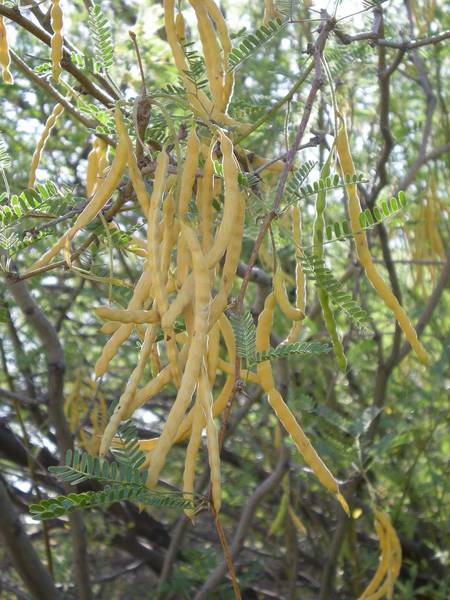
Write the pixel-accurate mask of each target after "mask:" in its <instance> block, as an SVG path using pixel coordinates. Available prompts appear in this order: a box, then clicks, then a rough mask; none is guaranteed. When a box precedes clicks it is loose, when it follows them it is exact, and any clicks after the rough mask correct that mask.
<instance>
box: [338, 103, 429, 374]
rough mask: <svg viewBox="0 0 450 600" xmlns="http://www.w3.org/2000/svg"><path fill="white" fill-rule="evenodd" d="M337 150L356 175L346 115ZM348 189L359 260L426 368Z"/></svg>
mask: <svg viewBox="0 0 450 600" xmlns="http://www.w3.org/2000/svg"><path fill="white" fill-rule="evenodd" d="M336 149H337V154H338V158H339V163H340V165H341V169H342V173H343V175H344V176H345V175H347V174H348V175H350V176H353V175H355V165H354V164H353V158H352V155H351V152H350V145H349V141H348V136H347V128H346V125H345V120H344V118H343V117H342V115H340V129H339V131H338V135H337V138H336ZM345 189H346V192H347V199H348V212H349V217H350V225H351V229H352V233H353V236H354V239H355V245H356V254H357V256H358V260H359V262H360V263H361V266H362V267H363V268H364V270H365V272H366V275H367V279H368V280H369V281H370V283H371V284H372V285H373V287H374V288H375V290H376V292H377V293H378V295H379V296H380V298H381V299H382V300H383V301H384V303H385V305H386V306H387V307H388V308H389V309H390V310H391V311H392V312H393V314H394V316H395V318H396V319H397V322H398V324H399V325H400V327H401V329H402V331H403V333H404V334H405V338H406V340H407V342H409V344H410V345H411V347H412V349H413V350H414V351H415V352H416V354H417V356H418V358H419V360H420V361H421V362H422V363H423V364H425V365H426V364H428V363H429V360H430V359H429V357H428V354H427V352H426V350H425V348H424V347H423V346H422V344H421V343H420V341H419V339H418V337H417V332H416V330H415V329H414V327H413V326H412V324H411V321H410V320H409V318H408V315H407V314H406V312H405V310H404V308H403V307H402V305H401V304H400V302H399V301H398V300H397V298H396V297H395V295H394V294H393V292H392V290H391V289H390V287H389V286H388V285H387V284H386V283H385V281H384V279H383V278H382V277H381V275H380V274H379V273H378V271H377V268H376V267H375V265H374V263H373V260H372V257H371V255H370V252H369V247H368V245H367V239H366V234H365V231H362V230H361V225H360V222H359V216H360V214H361V204H360V202H359V196H358V189H357V185H356V184H355V183H350V184H347V185H346V186H345Z"/></svg>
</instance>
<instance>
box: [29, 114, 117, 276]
mask: <svg viewBox="0 0 450 600" xmlns="http://www.w3.org/2000/svg"><path fill="white" fill-rule="evenodd" d="M117 112H118V111H116V117H117ZM125 165H126V145H125V143H124V140H122V139H120V140H119V144H118V145H117V148H116V155H115V157H114V160H113V163H112V165H111V169H110V170H109V173H108V175H107V177H106V179H105V180H104V181H103V183H102V184H101V186H99V187H98V188H97V189H96V191H95V194H94V196H93V197H92V199H91V201H90V202H89V203H88V205H87V206H86V207H85V209H84V210H83V212H81V213H80V214H79V215H78V218H77V219H76V221H75V223H74V224H73V225H72V227H71V228H70V229H69V230H68V231H67V233H65V234H64V235H63V236H62V237H61V238H60V239H59V240H58V241H57V242H56V243H55V244H54V245H53V246H52V247H51V248H50V249H49V250H48V251H47V252H46V253H45V254H44V255H43V256H42V257H41V258H40V259H39V260H38V261H36V262H35V263H34V264H33V265H32V266H31V267H30V268H29V269H28V271H27V273H28V272H30V271H32V270H34V269H38V268H40V267H43V266H45V265H48V264H49V262H50V261H51V260H52V258H53V257H54V256H56V255H57V254H58V253H59V252H60V251H61V250H62V249H63V248H65V249H66V250H68V246H69V244H70V242H71V240H72V239H73V237H74V236H75V235H76V233H77V232H78V231H79V230H80V229H83V227H86V225H89V223H90V222H91V221H93V220H94V219H95V217H96V216H97V215H98V213H99V212H100V211H101V210H102V208H103V207H104V206H105V204H106V203H107V202H108V200H109V199H110V198H111V196H112V194H113V193H114V191H115V190H116V188H117V186H118V184H119V181H120V178H121V177H122V174H123V172H124V170H125Z"/></svg>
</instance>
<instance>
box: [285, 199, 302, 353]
mask: <svg viewBox="0 0 450 600" xmlns="http://www.w3.org/2000/svg"><path fill="white" fill-rule="evenodd" d="M292 239H293V242H294V245H295V306H296V308H298V309H299V310H301V311H302V312H303V314H305V311H306V280H305V273H304V271H303V265H302V261H301V256H302V226H301V215H300V206H299V205H298V204H295V205H294V206H293V207H292ZM301 327H302V322H301V320H299V321H294V323H292V326H291V329H290V331H289V334H288V336H287V338H286V340H285V342H286V343H287V344H291V343H293V342H296V341H297V339H298V336H299V335H300V330H301Z"/></svg>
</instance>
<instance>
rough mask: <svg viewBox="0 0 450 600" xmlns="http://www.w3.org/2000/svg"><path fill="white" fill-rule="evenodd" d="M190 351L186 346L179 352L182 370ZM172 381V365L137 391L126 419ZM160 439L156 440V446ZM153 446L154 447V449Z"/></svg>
mask: <svg viewBox="0 0 450 600" xmlns="http://www.w3.org/2000/svg"><path fill="white" fill-rule="evenodd" d="M188 351H189V345H188V344H185V345H184V346H183V348H181V350H180V352H179V355H178V356H179V360H180V363H179V364H180V369H183V368H184V366H185V363H186V359H187V355H188ZM171 381H172V371H171V369H170V365H168V366H167V367H164V368H163V370H162V371H160V372H159V373H158V374H157V375H156V377H154V378H153V379H151V380H150V381H149V382H148V383H146V384H145V385H144V386H143V387H142V388H140V389H138V390H137V391H136V394H135V396H134V398H133V400H132V402H131V403H130V406H129V408H128V409H127V412H126V414H125V418H126V419H129V418H130V417H131V415H132V414H133V413H134V412H135V411H136V410H137V409H138V408H139V407H140V406H142V405H143V404H145V402H148V401H149V400H151V399H152V398H153V397H154V396H155V395H156V394H158V393H159V392H160V391H161V390H162V389H163V387H164V386H166V385H167V384H168V383H170V382H171ZM157 440H159V438H154V440H152V441H154V444H153V446H154V445H155V444H156V441H157ZM153 446H152V447H153ZM149 449H150V448H149Z"/></svg>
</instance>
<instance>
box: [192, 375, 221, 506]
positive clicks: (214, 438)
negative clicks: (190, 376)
mask: <svg viewBox="0 0 450 600" xmlns="http://www.w3.org/2000/svg"><path fill="white" fill-rule="evenodd" d="M198 396H199V400H200V404H201V407H202V411H203V416H204V419H205V420H206V441H207V446H208V461H209V468H210V480H211V492H212V504H213V507H214V512H215V513H216V515H217V514H219V511H220V504H221V478H220V450H219V438H218V434H217V427H216V424H215V423H214V419H213V414H212V403H213V398H212V394H211V389H210V387H209V382H208V374H207V372H206V368H205V366H203V368H202V370H201V373H200V380H199V384H198Z"/></svg>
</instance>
